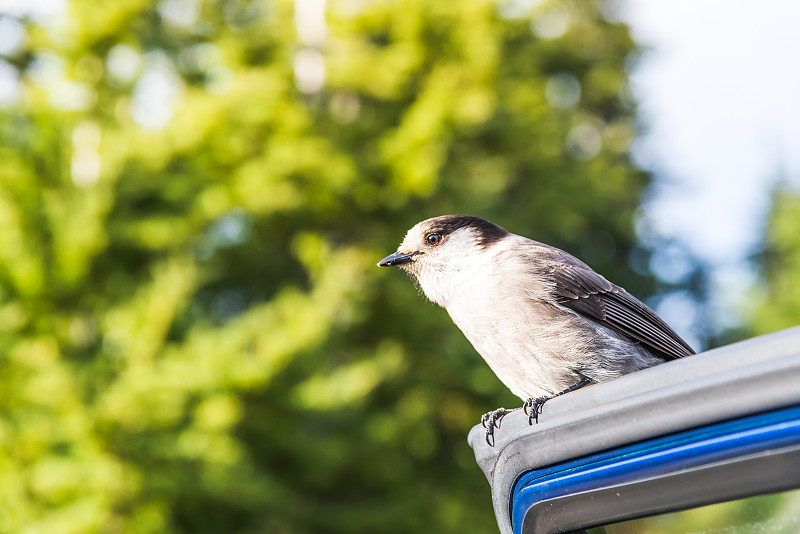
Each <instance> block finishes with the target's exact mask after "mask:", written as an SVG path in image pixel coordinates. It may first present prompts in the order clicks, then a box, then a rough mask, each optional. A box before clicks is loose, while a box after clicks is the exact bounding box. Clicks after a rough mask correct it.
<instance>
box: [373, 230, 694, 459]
mask: <svg viewBox="0 0 800 534" xmlns="http://www.w3.org/2000/svg"><path fill="white" fill-rule="evenodd" d="M378 266H380V267H392V266H399V267H400V268H401V269H404V270H405V271H407V272H408V273H409V274H411V275H412V276H413V277H414V278H416V280H417V282H418V283H419V286H420V287H421V289H422V291H423V292H424V293H425V296H426V297H428V299H430V300H431V301H433V302H435V303H436V304H438V305H439V306H442V307H444V308H445V309H446V310H447V312H448V313H449V314H450V317H451V318H452V319H453V322H454V323H455V324H456V326H458V327H459V328H460V329H461V331H462V332H463V333H464V335H465V336H466V337H467V339H468V340H469V341H470V343H472V345H473V347H475V350H477V351H478V353H479V354H480V355H481V356H482V357H483V359H484V360H486V363H488V364H489V367H491V369H492V370H493V371H494V372H495V374H496V375H497V377H498V378H499V379H500V380H501V381H502V382H503V383H504V384H505V385H506V386H507V387H508V388H509V389H510V390H511V391H512V392H513V393H514V394H515V395H518V396H519V397H520V398H521V399H522V400H523V401H524V405H523V409H524V410H525V412H526V413H527V414H528V415H529V420H528V422H529V423H531V424H532V422H533V421H534V420H536V421H538V415H539V413H540V412H541V408H542V405H543V404H544V402H546V401H547V400H548V399H550V398H552V397H554V396H557V395H560V394H563V393H567V392H569V391H573V390H575V389H578V388H579V387H582V386H584V385H587V384H592V383H596V382H602V381H604V380H609V379H612V378H615V377H618V376H621V375H624V374H627V373H632V372H634V371H638V370H640V369H645V368H647V367H652V366H653V365H657V364H659V363H663V362H664V361H666V360H672V359H676V358H681V357H683V356H688V355H690V354H694V351H693V350H692V348H691V347H690V346H689V345H688V344H687V343H686V342H685V341H684V340H683V339H681V338H680V336H678V334H676V333H675V332H674V331H673V330H672V328H670V327H669V326H668V325H667V324H666V323H665V322H664V321H663V320H662V319H661V318H660V317H659V316H658V315H656V313H655V312H654V311H653V310H651V309H650V308H648V307H647V306H646V305H644V304H643V303H642V302H641V301H639V300H638V299H636V298H635V297H634V296H632V295H631V294H630V293H628V292H626V291H625V290H624V289H622V288H621V287H619V286H617V285H614V284H612V283H611V282H609V281H608V280H606V279H605V278H603V277H602V276H601V275H599V274H597V273H596V272H594V271H593V270H592V269H591V268H590V267H589V266H588V265H586V264H585V263H583V262H582V261H580V260H579V259H577V258H575V257H574V256H572V255H570V254H568V253H566V252H564V251H563V250H559V249H557V248H555V247H551V246H549V245H545V244H543V243H539V242H537V241H533V240H531V239H528V238H526V237H522V236H519V235H515V234H512V233H510V232H508V231H507V230H505V229H503V228H501V227H500V226H497V225H496V224H493V223H491V222H489V221H486V220H484V219H480V218H478V217H472V216H469V215H444V216H441V217H434V218H432V219H427V220H425V221H422V222H420V223H418V224H417V225H415V226H414V227H413V228H411V229H410V230H409V231H408V233H407V234H406V237H405V239H404V240H403V242H402V243H401V244H400V246H399V247H398V249H397V252H395V253H394V254H392V255H390V256H387V257H386V258H384V259H382V260H381V261H380V262H378ZM507 413H508V410H505V409H504V408H500V409H498V410H495V411H493V412H489V413H487V414H486V415H484V417H483V419H482V422H483V424H484V426H486V428H487V431H486V440H487V442H489V443H490V444H492V443H493V434H494V427H495V426H498V425H499V420H500V418H501V417H503V416H504V415H505V414H507Z"/></svg>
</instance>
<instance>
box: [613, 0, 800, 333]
mask: <svg viewBox="0 0 800 534" xmlns="http://www.w3.org/2000/svg"><path fill="white" fill-rule="evenodd" d="M617 14H618V16H619V17H620V18H621V19H622V20H624V21H626V22H628V23H629V24H630V25H631V29H632V32H633V35H634V38H635V39H636V41H637V42H638V43H639V44H640V45H642V46H643V47H645V49H646V52H645V53H644V55H643V57H642V58H641V59H640V60H639V61H637V62H636V63H635V64H634V66H633V68H632V72H631V82H632V88H633V91H634V96H635V97H636V99H637V101H638V102H639V105H640V108H639V110H640V122H641V125H642V126H643V135H642V137H641V138H640V139H639V140H638V142H637V145H636V149H635V158H636V160H637V162H638V163H639V164H640V165H641V166H642V167H644V168H646V169H648V170H650V171H652V172H653V173H654V175H655V178H656V182H655V184H654V186H653V188H652V190H651V192H650V195H649V200H648V202H647V203H646V204H645V206H644V208H643V210H642V214H641V217H640V221H639V228H640V235H641V237H642V239H643V240H645V241H647V240H649V239H654V238H657V237H667V238H672V239H676V240H678V241H679V242H681V243H683V244H685V245H686V247H688V249H689V250H690V251H691V252H692V253H693V254H694V255H696V256H697V257H698V258H700V259H701V260H703V261H704V262H706V263H707V264H709V265H710V266H711V269H712V274H713V282H714V289H715V290H714V297H715V298H714V302H713V304H714V310H715V313H714V319H715V321H716V322H718V323H719V324H720V325H725V324H731V323H735V322H736V321H737V319H738V317H737V316H738V312H739V310H741V308H742V307H743V306H745V301H746V299H747V298H748V296H749V295H750V292H749V291H747V288H748V286H751V285H752V284H753V283H757V273H755V272H753V271H752V269H751V267H750V266H749V265H748V263H747V262H746V258H747V256H748V254H749V253H750V252H751V251H752V250H753V249H754V247H756V246H758V244H759V242H760V240H761V235H762V229H763V221H764V216H765V214H766V213H767V210H768V208H769V200H770V197H769V195H770V191H771V190H772V189H773V188H774V186H775V184H776V183H777V181H778V180H781V181H782V182H786V183H789V184H792V185H793V186H795V187H796V186H797V185H798V184H800V151H798V147H800V68H798V56H799V55H800V31H798V24H800V2H794V1H792V0H765V1H762V2H758V3H756V2H743V1H730V0H728V1H726V0H648V1H646V2H642V1H635V0H624V1H623V2H622V3H621V4H620V5H619V6H618V9H617ZM663 259H664V261H663V262H659V261H658V256H657V258H656V261H654V262H653V264H652V265H651V267H652V268H653V269H654V270H655V271H656V272H657V273H658V274H660V275H663V276H664V277H666V278H669V277H675V278H678V277H679V276H680V274H681V273H680V270H681V269H682V268H683V265H684V264H683V263H682V262H681V261H680V258H677V260H676V258H674V257H673V258H670V257H665V258H663ZM659 263H660V264H659ZM665 304H666V306H665V307H666V309H659V311H660V312H661V313H662V314H664V315H665V319H667V320H668V321H669V322H671V323H675V327H676V329H678V330H679V331H681V330H686V329H687V328H689V327H690V326H691V323H692V321H693V320H694V316H693V313H692V311H691V310H690V309H688V307H687V303H686V302H683V303H681V302H673V303H672V304H670V302H669V301H667V302H666V303H665Z"/></svg>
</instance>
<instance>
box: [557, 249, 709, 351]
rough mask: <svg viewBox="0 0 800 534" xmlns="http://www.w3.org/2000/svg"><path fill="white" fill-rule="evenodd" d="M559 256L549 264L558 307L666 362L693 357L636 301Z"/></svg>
mask: <svg viewBox="0 0 800 534" xmlns="http://www.w3.org/2000/svg"><path fill="white" fill-rule="evenodd" d="M554 250H557V249H554ZM559 252H561V251H559ZM560 256H561V258H560V260H561V261H559V262H553V263H549V262H548V263H549V269H548V270H550V269H552V271H551V273H550V274H551V276H552V281H553V282H554V284H555V292H556V295H557V296H558V302H559V304H561V305H562V306H565V307H567V308H569V309H571V310H573V311H575V312H577V313H579V314H581V315H583V316H585V317H588V318H590V319H592V320H594V321H596V322H598V323H600V324H601V325H603V326H605V327H607V328H610V329H611V330H613V331H614V332H617V333H618V334H622V335H624V336H626V337H628V338H631V339H634V340H636V341H639V342H641V343H642V344H644V345H646V346H647V347H648V348H650V349H652V350H653V351H654V352H656V353H657V354H658V355H659V356H661V357H663V358H665V359H667V360H673V359H676V358H682V357H684V356H689V355H691V354H694V350H692V347H690V346H689V344H688V343H686V342H685V341H684V340H683V339H681V337H680V336H679V335H678V334H676V333H675V331H674V330H673V329H672V328H670V327H669V325H667V323H665V322H664V320H663V319H661V317H659V316H658V315H656V313H655V312H654V311H653V310H651V309H650V308H648V307H647V306H645V305H644V304H643V303H642V302H640V301H639V300H638V299H637V298H636V297H634V296H633V295H631V294H630V293H628V292H627V291H625V290H624V289H622V288H621V287H619V286H616V285H614V284H612V283H611V282H609V281H608V280H606V279H605V278H603V277H602V276H600V275H599V274H597V273H596V272H594V271H593V270H592V269H590V268H589V267H588V266H587V265H586V264H584V263H583V262H581V261H580V260H578V259H577V258H574V257H573V256H570V255H568V254H566V253H563V252H562V253H561V254H560Z"/></svg>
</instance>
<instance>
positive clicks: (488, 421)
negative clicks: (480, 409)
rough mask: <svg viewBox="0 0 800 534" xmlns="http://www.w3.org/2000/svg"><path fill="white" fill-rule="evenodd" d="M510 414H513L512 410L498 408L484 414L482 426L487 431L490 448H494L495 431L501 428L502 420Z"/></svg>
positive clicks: (487, 441)
mask: <svg viewBox="0 0 800 534" xmlns="http://www.w3.org/2000/svg"><path fill="white" fill-rule="evenodd" d="M509 413H511V410H506V409H505V408H498V409H496V410H493V411H491V412H487V413H485V414H483V416H482V417H481V425H483V428H485V429H486V443H487V445H489V446H490V447H494V429H495V428H500V420H501V419H502V418H503V416H505V415H507V414H509Z"/></svg>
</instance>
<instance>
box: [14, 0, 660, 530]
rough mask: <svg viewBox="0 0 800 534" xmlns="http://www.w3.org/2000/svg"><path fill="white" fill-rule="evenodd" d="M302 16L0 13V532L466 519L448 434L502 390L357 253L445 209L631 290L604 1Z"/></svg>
mask: <svg viewBox="0 0 800 534" xmlns="http://www.w3.org/2000/svg"><path fill="white" fill-rule="evenodd" d="M315 5H316V6H317V7H314V6H315ZM315 9H316V11H314V10H315ZM319 9H320V7H319V4H318V3H314V2H309V1H308V0H305V1H301V2H298V3H297V4H294V3H291V2H287V1H271V2H270V1H266V0H229V1H212V0H205V1H203V2H200V1H199V0H164V1H163V2H160V3H151V2H143V1H137V0H118V1H116V2H95V1H88V0H71V1H70V2H69V3H68V5H67V7H66V12H65V13H59V14H57V15H55V16H53V17H50V18H45V19H39V18H35V17H33V18H32V17H26V16H10V15H8V16H6V17H5V18H4V21H5V24H6V26H4V27H5V28H8V27H12V26H14V25H16V27H17V28H23V30H24V31H23V37H22V39H21V40H20V45H19V46H18V47H16V49H14V50H13V51H11V52H8V53H7V54H6V56H5V57H4V58H3V59H2V61H1V62H0V67H2V69H0V71H2V73H5V74H4V76H6V78H8V77H9V73H14V76H16V77H18V86H17V87H18V94H17V95H16V96H13V95H12V97H10V100H9V101H8V102H7V104H6V105H5V107H3V108H0V162H2V163H0V228H1V229H0V337H1V338H2V342H0V347H2V348H1V349H0V376H2V386H0V409H1V410H2V414H1V417H0V487H2V488H3V491H2V496H0V532H31V533H32V532H47V533H65V534H66V533H84V532H103V533H106V532H107V533H112V532H113V533H134V532H136V533H147V532H153V533H155V532H175V533H178V532H186V533H189V532H192V533H218V532H239V533H250V532H253V533H254V532H270V533H272V532H275V533H306V532H320V533H338V532H376V531H380V532H386V533H407V532H437V533H448V532H464V531H469V532H493V531H494V530H495V529H496V526H495V524H494V517H493V514H492V509H491V505H490V500H489V487H488V484H487V483H486V481H485V479H484V478H483V474H482V473H481V472H480V470H479V469H478V468H477V466H476V465H475V464H474V460H473V457H472V451H471V450H470V449H469V447H468V446H467V445H466V441H465V438H466V433H467V430H468V429H469V428H470V427H471V426H472V425H473V424H475V423H476V422H477V420H478V417H479V416H480V414H481V413H483V412H485V411H488V410H490V409H493V408H495V407H497V406H498V405H500V404H505V405H507V406H508V405H515V404H517V403H518V402H519V401H518V399H514V398H513V397H512V396H511V394H510V393H508V392H506V391H505V390H504V389H503V387H502V385H500V383H499V382H498V381H497V380H496V379H495V378H494V377H493V375H492V374H491V372H490V371H489V369H488V368H487V367H486V366H485V364H484V363H483V362H482V361H481V360H480V358H479V357H478V356H477V355H476V354H475V353H474V351H473V349H472V348H471V347H470V346H469V344H468V343H467V342H466V341H465V340H464V339H463V337H462V335H461V334H460V332H458V331H457V329H456V328H455V327H453V326H452V324H451V323H450V321H449V319H448V318H447V316H446V313H445V312H444V311H443V310H440V309H438V308H436V307H434V306H433V305H431V304H428V303H425V302H424V301H423V300H422V299H421V298H420V296H419V295H418V294H417V292H416V291H415V290H414V288H413V287H412V286H411V284H410V283H409V281H408V280H407V279H406V278H405V277H404V276H402V275H401V274H400V273H398V272H396V271H390V270H385V271H383V270H378V269H377V268H376V267H375V262H376V261H377V260H378V259H380V258H381V257H383V256H384V255H386V254H387V253H389V252H391V251H392V250H394V248H395V246H396V244H397V243H398V242H399V241H400V240H401V238H402V236H403V233H404V231H405V230H406V229H407V228H408V227H410V226H411V225H412V224H413V223H415V222H417V221H418V220H420V219H423V218H427V217H430V216H434V215H440V214H444V213H453V212H460V213H472V214H475V215H480V216H484V217H487V218H490V219H492V220H494V221H496V222H498V223H500V224H502V225H504V226H506V227H507V228H508V229H510V230H511V231H514V232H517V233H521V234H525V235H529V236H532V237H535V238H538V239H541V240H543V241H547V242H550V243H552V244H554V245H558V246H562V247H564V248H566V249H568V250H571V251H572V252H574V253H576V254H579V255H580V256H582V257H583V258H584V259H585V260H586V261H588V262H589V263H591V264H592V265H593V266H595V267H596V268H598V270H600V271H601V272H603V273H604V274H606V275H607V276H609V277H610V278H612V279H614V280H615V281H617V282H618V283H621V284H623V285H626V286H627V287H628V289H629V290H631V291H634V292H638V293H640V294H642V293H643V294H648V292H649V291H648V289H647V288H648V286H647V284H649V283H650V282H649V280H648V279H647V278H645V277H642V276H641V275H637V274H636V272H635V270H634V269H632V267H631V266H630V265H629V264H630V263H631V261H629V259H630V258H634V260H635V259H636V258H638V260H637V261H638V262H639V264H640V265H641V262H642V258H643V257H644V256H643V255H644V254H646V253H645V252H643V251H641V250H638V249H637V248H636V247H635V236H634V232H633V229H632V220H633V215H634V212H635V210H636V209H637V206H638V204H639V200H640V195H641V192H642V189H643V188H644V187H645V186H646V185H647V182H648V177H647V176H646V175H645V174H643V173H642V172H640V171H638V170H636V169H634V168H633V167H632V166H631V163H630V161H629V157H628V147H629V144H630V142H631V139H632V137H633V135H634V129H635V128H634V122H633V108H632V105H631V103H630V101H629V98H628V97H627V96H626V95H627V89H626V72H625V68H624V67H625V62H626V61H627V60H628V59H629V57H630V54H631V53H632V52H634V50H635V48H634V44H633V43H632V41H631V38H630V36H629V33H628V30H627V28H626V27H624V26H623V25H621V24H619V23H614V22H609V21H608V20H606V19H605V18H604V17H603V15H602V12H601V6H600V4H599V2H595V1H578V0H575V1H562V2H555V1H551V2H543V3H539V2H533V3H527V2H517V1H511V2H499V3H498V2H492V1H487V0H461V1H458V2H433V1H422V0H390V1H386V2H362V1H359V0H335V1H333V0H332V1H331V2H330V4H329V5H327V7H326V12H325V13H326V17H325V19H324V20H323V22H324V24H323V25H322V27H321V28H322V29H320V25H319V20H320V19H321V18H320V17H319V16H318V15H319ZM314 13H316V14H317V16H316V18H314ZM304 17H310V19H309V20H310V22H309V21H308V20H306V19H304ZM303 20H306V22H302V21H303ZM298 21H300V22H298ZM314 21H316V22H314ZM315 24H316V26H315ZM9 25H10V26H9ZM321 73H322V74H321ZM323 75H324V79H323V78H322V77H321V76H323ZM14 76H12V78H13V77H14ZM645 261H646V258H645ZM633 265H634V267H635V266H636V261H634V262H633ZM640 271H641V269H640Z"/></svg>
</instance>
